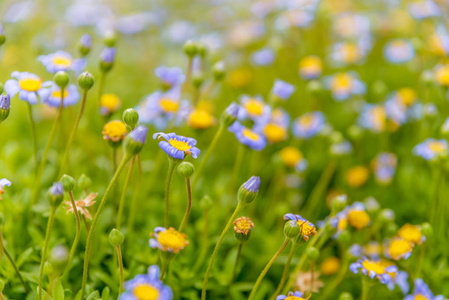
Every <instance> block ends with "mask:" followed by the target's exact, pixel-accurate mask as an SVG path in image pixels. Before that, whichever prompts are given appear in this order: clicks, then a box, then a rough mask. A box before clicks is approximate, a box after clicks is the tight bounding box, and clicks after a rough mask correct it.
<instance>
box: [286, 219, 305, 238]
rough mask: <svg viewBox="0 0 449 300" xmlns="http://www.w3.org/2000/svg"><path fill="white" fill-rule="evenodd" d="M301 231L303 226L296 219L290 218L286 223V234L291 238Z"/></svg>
mask: <svg viewBox="0 0 449 300" xmlns="http://www.w3.org/2000/svg"><path fill="white" fill-rule="evenodd" d="M300 233H301V227H299V224H298V223H297V222H296V221H294V220H289V221H288V222H286V223H285V225H284V235H285V237H287V238H289V239H293V238H295V237H297V236H298V235H299V234H300Z"/></svg>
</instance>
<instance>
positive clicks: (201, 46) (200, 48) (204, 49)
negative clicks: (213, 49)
mask: <svg viewBox="0 0 449 300" xmlns="http://www.w3.org/2000/svg"><path fill="white" fill-rule="evenodd" d="M196 48H197V49H198V55H199V56H201V57H205V56H206V55H207V52H208V50H207V46H206V44H204V43H201V42H197V43H196Z"/></svg>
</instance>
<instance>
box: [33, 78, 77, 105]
mask: <svg viewBox="0 0 449 300" xmlns="http://www.w3.org/2000/svg"><path fill="white" fill-rule="evenodd" d="M61 96H62V97H63V102H62V104H63V106H64V107H67V106H69V105H70V106H71V105H75V104H76V103H78V100H79V99H80V94H79V92H78V88H77V87H76V86H75V85H74V84H70V85H69V86H67V87H66V88H65V89H64V95H62V92H61V88H60V87H59V86H57V85H56V84H53V85H52V87H51V93H50V94H48V95H47V97H45V96H43V97H41V101H42V103H45V104H47V105H49V106H52V107H59V106H60V105H61Z"/></svg>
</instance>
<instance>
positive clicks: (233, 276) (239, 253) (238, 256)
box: [229, 243, 243, 285]
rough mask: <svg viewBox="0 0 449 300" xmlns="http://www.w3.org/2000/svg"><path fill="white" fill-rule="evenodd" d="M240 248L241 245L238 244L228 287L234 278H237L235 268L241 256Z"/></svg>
mask: <svg viewBox="0 0 449 300" xmlns="http://www.w3.org/2000/svg"><path fill="white" fill-rule="evenodd" d="M242 247H243V243H239V246H238V248H237V257H236V258H235V263H234V270H233V271H232V279H231V282H230V283H229V285H231V284H232V283H233V282H234V281H235V278H236V276H237V267H238V265H239V260H240V256H241V255H242Z"/></svg>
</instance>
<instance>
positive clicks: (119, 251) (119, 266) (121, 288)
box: [117, 245, 124, 295]
mask: <svg viewBox="0 0 449 300" xmlns="http://www.w3.org/2000/svg"><path fill="white" fill-rule="evenodd" d="M117 260H118V269H119V274H120V285H119V288H118V293H119V295H121V294H122V293H123V283H124V277H123V258H122V250H121V249H120V245H117Z"/></svg>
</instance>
